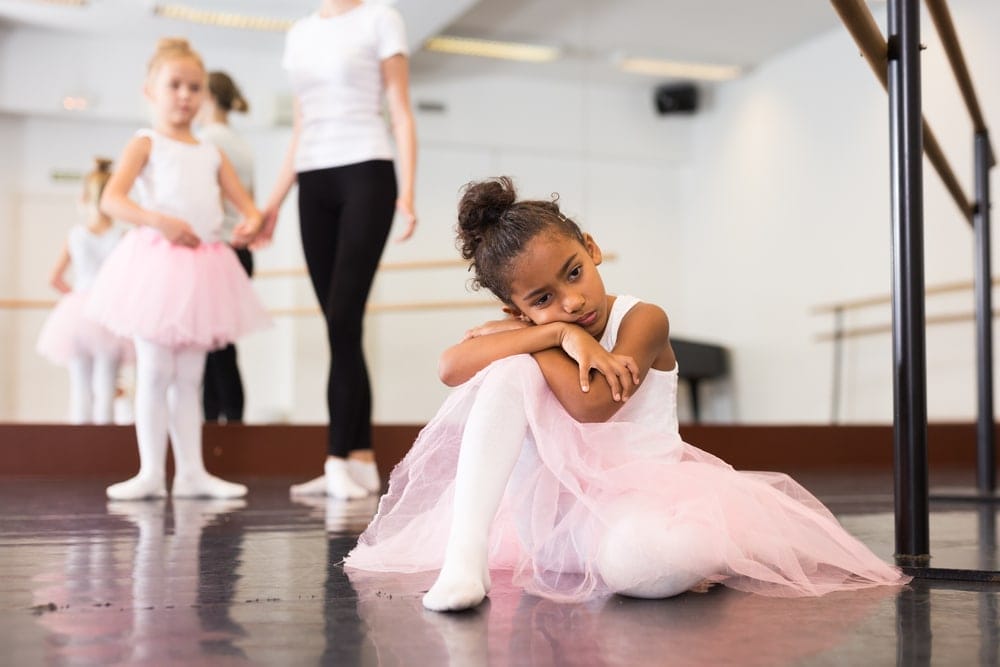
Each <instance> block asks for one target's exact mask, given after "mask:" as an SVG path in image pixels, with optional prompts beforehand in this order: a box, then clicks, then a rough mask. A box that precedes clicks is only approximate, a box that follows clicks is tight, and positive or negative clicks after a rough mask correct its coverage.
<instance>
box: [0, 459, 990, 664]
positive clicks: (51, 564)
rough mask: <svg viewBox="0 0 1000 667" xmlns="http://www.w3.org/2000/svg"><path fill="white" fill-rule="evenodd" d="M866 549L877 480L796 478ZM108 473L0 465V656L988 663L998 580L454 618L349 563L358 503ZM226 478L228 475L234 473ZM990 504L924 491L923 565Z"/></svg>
mask: <svg viewBox="0 0 1000 667" xmlns="http://www.w3.org/2000/svg"><path fill="white" fill-rule="evenodd" d="M800 479H802V481H803V482H804V483H806V485H807V486H809V487H810V488H812V489H813V490H814V491H815V492H817V493H818V494H819V495H820V497H821V498H822V499H823V500H824V501H826V502H828V504H830V506H831V508H832V509H834V511H836V512H838V514H839V515H840V516H841V519H842V521H843V523H844V524H845V526H846V527H847V528H848V529H849V530H850V531H852V532H853V533H854V534H856V535H858V536H859V537H860V538H861V539H862V540H864V541H865V542H866V543H867V544H869V545H870V546H871V547H872V548H873V549H874V550H875V551H876V552H877V553H878V554H879V555H880V556H883V557H885V558H887V559H888V558H889V556H890V554H891V552H892V545H893V538H892V525H893V520H892V514H891V497H890V496H888V495H887V493H886V489H887V488H889V487H887V486H886V479H885V478H882V477H878V476H875V477H871V478H865V477H858V476H856V475H843V474H841V475H839V476H837V475H825V476H824V475H814V476H812V477H804V478H803V477H800ZM109 481H112V480H37V479H36V480H26V479H4V480H0V647H2V649H0V664H9V665H39V664H45V665H63V664H73V665H90V664H93V665H104V664H150V665H166V664H184V665H197V664H211V665H227V664H258V665H299V664H303V665H314V664H330V665H420V666H424V665H456V666H462V667H465V666H477V665H588V666H590V665H594V666H601V665H630V666H631V665H699V666H705V665H767V666H774V665H852V666H853V665H997V664H998V659H1000V657H998V655H1000V654H998V648H997V646H998V642H1000V631H998V617H1000V611H998V607H1000V598H998V595H1000V587H998V585H996V584H975V585H973V584H951V585H948V584H941V583H928V582H926V581H917V582H915V583H914V584H912V585H911V586H909V587H907V588H904V589H902V590H898V589H873V590H868V591H862V592H854V593H842V594H833V595H828V596H826V597H823V598H818V599H799V600H784V599H774V598H765V597H758V596H753V595H748V594H742V593H737V592H733V591H730V590H727V589H724V588H721V587H717V588H715V589H713V590H711V591H709V592H708V593H705V594H694V593H689V594H686V595H683V596H680V597H678V598H674V599H670V600H656V601H642V600H631V599H626V598H618V597H614V598H610V599H607V600H600V601H596V602H593V603H590V604H585V605H565V604H556V603H552V602H549V601H546V600H542V599H538V598H535V597H532V596H528V595H521V594H520V592H519V591H518V590H516V589H514V588H512V587H511V585H510V583H509V580H505V578H504V576H503V573H500V572H496V573H494V589H493V591H492V592H491V594H490V597H489V599H488V601H487V602H486V603H484V604H483V605H482V606H481V607H479V608H478V609H475V610H473V611H470V612H465V613H461V614H435V613H432V612H427V611H425V610H424V609H423V608H422V607H421V605H420V591H421V590H425V589H426V588H427V586H428V585H429V583H430V578H429V577H428V576H423V575H420V576H410V577H391V578H390V577H384V576H380V577H372V576H370V575H369V576H365V577H359V576H357V575H354V574H352V575H351V577H348V576H347V575H346V574H345V572H344V570H343V569H342V567H341V566H340V565H339V561H340V560H341V558H342V557H343V556H344V554H345V553H347V551H348V550H349V549H350V548H351V547H352V546H353V544H354V541H355V539H356V537H357V535H358V533H359V531H360V530H361V529H363V528H364V526H365V524H366V523H367V521H368V519H369V518H370V516H371V514H372V513H373V511H374V509H375V507H374V500H371V501H355V502H350V503H345V502H336V501H331V502H327V501H325V500H324V499H318V500H315V501H313V502H310V503H305V504H303V503H297V502H293V501H291V500H290V499H289V498H288V496H287V488H288V483H289V482H291V481H299V480H277V479H262V480H256V481H255V480H251V481H250V488H251V493H250V496H249V499H248V500H247V501H245V502H244V501H235V502H234V501H228V502H224V501H198V500H164V501H151V502H132V503H114V502H108V501H105V500H104V499H103V495H102V494H103V488H104V486H105V484H106V483H107V482H109ZM241 481H242V480H241ZM996 518H997V512H996V508H995V507H994V508H990V509H989V510H977V509H975V507H972V508H970V507H968V506H951V507H943V508H939V507H936V506H935V512H934V513H933V515H932V521H931V531H932V540H933V546H932V553H933V554H934V557H935V565H938V566H940V567H986V568H988V569H997V568H996V557H997V556H996V548H995V544H996V531H995V525H996Z"/></svg>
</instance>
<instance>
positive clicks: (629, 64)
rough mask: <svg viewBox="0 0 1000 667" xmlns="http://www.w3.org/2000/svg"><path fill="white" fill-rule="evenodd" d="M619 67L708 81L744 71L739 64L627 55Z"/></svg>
mask: <svg viewBox="0 0 1000 667" xmlns="http://www.w3.org/2000/svg"><path fill="white" fill-rule="evenodd" d="M618 67H620V68H621V70H622V71H623V72H631V73H633V74H645V75H648V76H659V77H673V78H677V79H700V80H706V81H728V80H729V79H735V78H736V77H738V76H739V75H740V74H742V73H743V68H742V67H740V66H739V65H710V64H706V63H688V62H680V61H675V60H657V59H654V58H633V57H625V58H621V59H620V60H618Z"/></svg>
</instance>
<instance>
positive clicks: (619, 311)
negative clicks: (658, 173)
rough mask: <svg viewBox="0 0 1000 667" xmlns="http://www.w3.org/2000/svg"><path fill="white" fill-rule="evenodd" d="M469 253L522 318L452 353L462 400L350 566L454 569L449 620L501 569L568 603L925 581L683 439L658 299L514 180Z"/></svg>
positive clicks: (480, 192) (485, 206)
mask: <svg viewBox="0 0 1000 667" xmlns="http://www.w3.org/2000/svg"><path fill="white" fill-rule="evenodd" d="M458 236H459V241H460V243H461V247H462V255H463V257H465V258H466V259H468V260H471V263H472V268H473V269H474V270H475V274H476V278H475V281H476V284H477V285H479V286H485V287H486V288H488V289H489V290H490V291H492V292H493V293H494V294H495V295H496V296H497V298H499V299H500V300H501V301H502V302H503V304H504V309H505V310H506V311H507V312H508V314H509V315H510V316H509V317H507V318H505V319H501V320H496V321H493V322H487V323H485V324H483V325H481V326H479V327H476V328H475V329H472V330H471V331H469V332H467V333H466V335H465V338H464V339H463V340H462V341H461V342H459V343H457V344H456V345H454V346H452V347H451V348H449V349H448V350H446V351H445V352H444V354H443V355H442V357H441V363H440V374H441V379H442V380H443V381H444V382H445V383H446V384H448V385H450V386H458V385H461V386H458V388H457V389H456V390H455V391H454V392H453V393H452V394H451V395H450V396H449V398H448V399H447V400H446V401H445V403H444V405H443V406H442V407H441V409H440V410H439V411H438V414H437V415H436V416H435V417H434V419H433V420H431V422H430V423H429V424H428V425H427V426H426V427H425V428H424V429H423V430H422V431H421V432H420V436H419V437H418V438H417V441H416V442H415V443H414V445H413V447H412V448H411V449H410V451H409V453H408V454H407V455H406V457H405V458H404V459H403V461H402V462H401V463H400V464H399V465H398V466H396V468H395V470H393V472H392V476H391V477H390V478H389V490H388V493H387V494H386V495H385V496H384V497H383V498H382V501H381V502H380V504H379V509H378V514H377V515H376V516H375V518H374V519H373V520H372V523H371V525H369V527H368V529H367V530H365V532H364V533H363V534H362V535H361V537H360V539H359V540H358V545H357V547H355V549H354V550H353V551H352V552H351V553H350V554H349V555H348V557H347V559H346V561H345V565H346V566H347V567H352V568H356V569H359V570H368V571H375V572H421V571H427V570H440V573H439V574H438V577H437V580H436V581H435V583H434V585H433V586H431V588H430V590H429V591H427V594H426V595H425V596H424V598H423V603H424V606H425V607H426V608H428V609H431V610H434V611H453V610H461V609H468V608H471V607H475V606H476V605H478V604H479V603H480V602H482V601H483V598H484V597H485V596H486V594H487V593H488V592H489V589H490V581H491V580H490V569H491V568H493V569H503V570H510V571H512V581H513V583H514V585H516V586H520V587H523V588H524V590H525V591H527V592H529V593H532V594H535V595H540V596H543V597H547V598H549V599H553V600H557V601H580V600H585V599H588V598H591V597H596V596H600V595H610V594H612V593H618V594H624V595H630V596H634V597H642V598H665V597H670V596H674V595H678V594H680V593H683V592H685V591H688V590H704V589H705V588H706V587H707V586H709V585H711V584H714V583H722V584H724V585H726V586H729V587H732V588H736V589H738V590H743V591H749V592H755V593H761V594H764V595H771V596H776V597H801V596H814V595H823V594H824V593H828V592H831V591H838V590H852V589H858V588H864V587H868V586H879V585H887V584H888V585H898V584H903V583H905V582H906V581H908V577H906V576H905V575H903V574H901V573H900V571H899V570H898V569H897V568H895V567H892V566H890V565H888V564H887V563H884V562H883V561H881V560H880V559H879V558H878V557H877V556H875V554H873V553H872V552H871V551H870V550H869V549H868V547H866V546H865V545H864V544H862V543H861V542H860V541H859V540H857V539H856V538H854V537H853V536H851V535H850V534H848V533H847V531H845V530H844V529H843V527H842V526H841V525H840V524H839V523H838V522H837V520H836V518H834V516H833V515H832V514H831V513H830V511H829V510H827V509H826V507H824V506H823V505H822V504H821V503H820V502H819V501H818V500H817V499H816V498H814V497H813V496H812V494H810V493H809V492H808V491H807V490H806V489H804V488H803V487H802V486H800V485H799V484H797V483H796V482H795V481H794V480H792V479H791V478H790V477H788V476H787V475H784V474H781V473H766V472H742V471H737V470H734V469H733V468H732V467H731V466H729V465H727V464H726V463H725V462H723V461H721V460H719V459H718V458H716V457H714V456H712V455H711V454H709V453H707V452H704V451H702V450H700V449H698V448H696V447H694V446H692V445H689V444H687V443H685V442H684V441H683V440H681V437H680V434H679V431H678V424H677V401H676V399H677V377H678V367H677V360H676V359H675V357H674V352H673V349H672V347H671V345H670V338H669V333H670V330H669V322H668V320H667V316H666V313H664V312H663V310H662V309H660V308H659V307H658V306H655V305H653V304H650V303H644V302H642V301H640V300H639V299H636V298H634V297H631V296H625V295H617V296H616V295H613V294H608V293H607V292H606V291H605V289H604V283H603V281H602V279H601V275H600V272H599V270H598V266H599V265H600V264H601V259H602V256H601V249H600V248H599V247H598V245H597V243H596V242H595V241H594V239H593V238H592V237H591V236H590V235H589V234H584V233H583V232H582V231H581V230H580V228H579V227H578V226H577V224H576V223H575V222H573V221H572V220H570V219H569V218H567V217H566V216H565V215H563V213H562V212H561V211H560V210H559V206H558V204H557V203H556V202H554V201H530V200H529V201H518V200H517V197H516V194H515V191H514V186H513V183H512V182H511V180H510V179H509V178H506V177H501V178H497V179H491V180H488V181H483V182H480V183H473V184H470V185H469V186H468V187H467V188H466V191H465V194H464V196H463V197H462V201H461V203H460V204H459V215H458Z"/></svg>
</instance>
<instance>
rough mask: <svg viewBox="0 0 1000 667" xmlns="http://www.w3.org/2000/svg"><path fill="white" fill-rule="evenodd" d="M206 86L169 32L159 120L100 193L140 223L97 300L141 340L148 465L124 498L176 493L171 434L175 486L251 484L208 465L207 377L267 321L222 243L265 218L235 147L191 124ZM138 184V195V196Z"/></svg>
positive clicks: (141, 432) (95, 306)
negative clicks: (235, 221)
mask: <svg viewBox="0 0 1000 667" xmlns="http://www.w3.org/2000/svg"><path fill="white" fill-rule="evenodd" d="M205 88H206V72H205V68H204V65H203V64H202V61H201V58H200V57H199V56H198V54H197V53H195V52H194V51H193V50H192V49H191V47H190V46H189V45H188V42H187V41H186V40H183V39H162V40H160V43H159V44H158V46H157V49H156V53H155V54H154V55H153V58H152V60H151V61H150V63H149V72H148V74H147V77H146V85H145V89H144V90H145V94H146V97H147V99H148V100H149V102H150V104H151V106H152V110H153V127H152V129H149V130H140V131H139V132H137V133H136V136H135V137H134V138H133V139H132V140H131V141H130V142H129V144H128V145H127V146H126V147H125V150H124V152H123V153H122V156H121V160H120V161H119V168H118V170H117V171H115V173H114V175H113V176H112V177H111V180H110V182H109V183H108V186H107V189H106V190H105V192H104V197H103V198H102V200H101V208H102V210H103V211H104V212H105V213H107V214H108V215H111V216H114V217H115V218H118V219H121V220H125V221H127V222H131V223H133V224H135V225H136V229H134V230H132V231H131V232H129V233H128V234H127V235H126V236H125V238H124V239H123V240H122V242H121V243H120V244H119V246H118V248H116V249H115V252H114V253H113V254H112V255H111V257H109V258H108V261H107V262H106V263H105V265H104V268H103V269H102V271H101V273H100V275H99V276H98V279H97V282H96V284H95V285H94V289H93V291H92V295H91V301H90V304H89V308H88V313H89V314H90V315H91V316H93V317H94V318H95V319H96V320H97V321H98V322H100V323H101V324H103V325H104V326H106V327H107V328H109V329H111V330H112V331H114V332H115V333H118V334H120V335H123V336H129V337H131V338H133V340H134V341H135V351H136V397H135V399H136V409H135V427H136V438H137V440H138V444H139V463H140V467H139V474H138V475H136V476H135V477H133V478H132V479H129V480H127V481H125V482H121V483H119V484H114V485H112V486H110V487H108V497H109V498H112V499H115V500H132V499H139V498H154V497H162V496H164V495H165V494H166V479H165V477H166V471H165V465H166V450H167V435H168V433H169V436H170V442H171V443H172V444H173V452H174V462H175V464H176V470H177V474H176V475H175V476H174V481H173V487H172V493H173V495H174V496H186V497H210V498H238V497H241V496H244V495H246V491H247V489H246V487H245V486H243V485H242V484H233V483H231V482H226V481H224V480H221V479H219V478H218V477H214V476H212V475H210V474H209V473H208V472H207V471H206V470H205V465H204V462H203V460H202V448H201V427H202V413H201V380H202V373H203V372H204V369H205V355H206V354H207V352H208V351H209V350H212V349H217V348H219V347H222V346H224V345H226V344H227V343H230V342H232V341H234V340H235V339H236V338H238V337H239V336H241V335H243V334H245V333H247V332H250V331H253V330H255V329H259V328H262V327H264V326H266V325H267V324H268V318H267V314H266V313H265V312H264V309H263V307H262V306H261V304H260V302H259V301H258V299H257V297H256V295H255V294H254V292H253V289H252V287H251V285H250V280H249V279H248V278H247V276H246V273H244V271H243V269H242V267H241V266H240V264H239V262H238V261H237V259H236V255H234V254H233V251H232V250H230V249H229V247H227V246H226V244H225V242H224V241H226V240H231V241H232V243H233V244H234V245H246V244H247V243H248V242H249V241H250V240H252V239H253V238H254V236H255V235H256V234H257V232H258V230H259V229H260V224H261V219H260V213H259V212H258V211H257V209H256V208H255V207H254V204H253V202H252V201H251V199H250V197H249V195H247V193H246V191H245V190H244V189H243V187H242V186H241V185H240V182H239V179H238V177H237V176H236V172H235V171H234V169H233V167H232V165H230V163H229V161H228V160H227V159H226V157H225V156H224V155H223V154H222V153H221V152H220V151H219V150H218V149H217V148H216V147H215V146H213V145H212V144H208V143H203V142H199V141H198V140H197V139H196V138H195V137H194V135H193V134H192V132H191V123H192V121H193V120H194V117H195V115H196V114H197V112H198V108H199V107H200V105H201V101H202V99H203V98H204V95H205ZM133 185H135V186H136V190H137V201H133V200H132V199H130V198H129V191H130V190H131V189H132V186H133ZM222 196H225V197H226V199H229V200H230V201H232V202H233V204H234V205H235V206H236V208H237V209H238V210H239V211H240V213H242V215H243V222H241V223H240V224H239V225H237V227H236V228H235V230H234V232H233V237H232V239H222V238H220V234H219V230H220V228H221V225H222V221H223V210H222Z"/></svg>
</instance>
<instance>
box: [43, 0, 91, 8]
mask: <svg viewBox="0 0 1000 667" xmlns="http://www.w3.org/2000/svg"><path fill="white" fill-rule="evenodd" d="M31 1H32V2H34V3H36V4H39V5H69V6H71V7H84V6H86V5H87V1H88V0H31Z"/></svg>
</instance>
